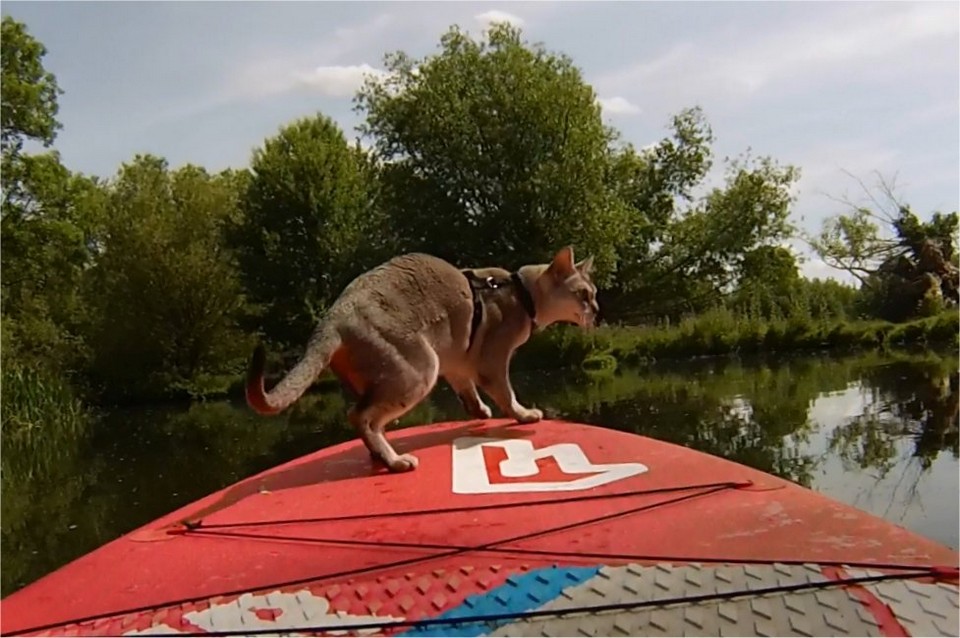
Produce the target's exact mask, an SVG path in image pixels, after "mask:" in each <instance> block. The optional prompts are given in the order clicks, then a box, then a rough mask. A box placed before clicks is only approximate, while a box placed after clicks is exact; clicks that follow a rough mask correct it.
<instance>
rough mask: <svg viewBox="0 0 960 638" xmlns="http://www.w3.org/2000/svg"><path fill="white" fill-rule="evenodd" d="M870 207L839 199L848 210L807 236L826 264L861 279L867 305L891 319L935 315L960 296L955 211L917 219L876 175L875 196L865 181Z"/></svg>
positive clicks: (890, 186)
mask: <svg viewBox="0 0 960 638" xmlns="http://www.w3.org/2000/svg"><path fill="white" fill-rule="evenodd" d="M858 183H859V184H860V186H861V188H863V190H864V192H865V193H866V195H867V196H868V198H869V199H870V203H871V204H872V207H868V206H860V205H856V204H854V203H852V202H850V201H849V200H841V202H842V203H843V204H844V205H845V206H846V207H847V208H848V212H847V213H841V214H838V215H834V216H833V217H830V218H828V219H827V220H825V221H824V223H823V227H822V228H821V231H820V234H819V235H818V236H816V237H813V238H807V241H808V242H809V243H810V245H811V246H812V247H813V249H814V250H815V251H816V252H817V254H818V255H819V256H820V257H821V259H823V260H824V262H825V263H827V264H828V265H830V266H832V267H834V268H837V269H840V270H844V271H846V272H848V273H850V274H851V275H853V276H854V277H856V279H857V280H858V281H859V282H860V284H861V297H862V299H863V305H864V308H865V310H866V311H867V312H868V313H870V314H872V315H874V316H878V317H881V318H884V319H888V320H891V321H901V320H905V319H909V318H911V317H914V316H917V315H928V314H933V313H935V312H937V311H939V310H941V309H943V308H945V307H955V306H956V305H957V303H958V301H960V270H958V253H957V248H956V243H955V236H956V233H957V229H958V222H960V218H958V215H957V212H956V211H954V212H952V213H948V214H944V213H941V212H934V213H933V214H932V215H931V217H930V219H929V221H926V222H924V221H921V220H920V218H919V217H917V215H916V214H915V213H914V212H913V211H912V210H911V209H910V207H909V206H908V205H906V204H904V203H903V202H901V201H900V199H899V198H898V196H897V195H896V194H895V193H894V188H893V185H892V184H891V183H889V182H888V181H887V180H886V179H884V178H883V177H880V178H879V185H878V190H879V191H880V193H879V196H878V195H875V194H874V193H873V192H872V191H871V190H870V189H869V188H868V187H866V186H865V185H864V184H863V182H861V181H859V180H858Z"/></svg>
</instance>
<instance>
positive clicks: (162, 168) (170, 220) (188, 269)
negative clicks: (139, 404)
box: [87, 156, 249, 395]
mask: <svg viewBox="0 0 960 638" xmlns="http://www.w3.org/2000/svg"><path fill="white" fill-rule="evenodd" d="M237 182H238V179H237V177H236V175H235V174H233V173H230V172H227V173H223V174H220V175H209V174H208V173H207V172H206V171H204V170H203V169H201V168H197V167H195V166H184V167H182V168H180V169H178V170H176V171H171V170H169V169H168V167H167V163H166V161H164V160H162V159H159V158H157V157H152V156H137V157H136V158H134V160H133V161H132V162H130V163H128V164H124V165H123V167H122V168H121V170H120V172H119V174H118V176H117V178H116V180H115V181H114V182H113V183H112V184H110V187H109V194H108V199H107V212H106V215H105V220H104V235H103V251H102V254H101V255H100V256H99V258H98V260H97V264H96V266H95V267H94V268H93V269H92V270H91V271H90V277H89V281H88V282H87V286H88V287H87V298H88V299H89V302H90V303H91V305H92V310H93V312H94V313H95V321H94V324H93V326H92V327H91V334H90V342H91V345H92V346H93V349H94V352H95V358H94V362H93V371H94V374H95V376H96V377H97V378H98V380H99V381H101V382H102V383H103V384H104V387H105V388H106V389H108V390H109V393H110V394H120V395H127V394H130V393H140V394H146V393H148V392H149V390H150V389H151V388H156V389H163V390H171V389H173V388H176V387H178V386H179V385H181V384H188V385H189V384H190V383H192V382H198V381H200V380H201V378H202V377H203V375H211V374H223V373H231V372H232V373H237V372H239V370H240V369H241V368H239V367H237V366H239V365H240V364H241V362H242V361H243V359H244V358H245V356H246V354H247V348H248V346H249V339H248V338H244V336H243V335H242V333H241V332H240V331H239V328H238V326H237V320H238V316H239V313H240V311H241V310H242V307H243V294H242V289H241V286H240V281H239V277H238V275H237V271H236V267H235V263H234V258H233V255H232V254H231V253H230V252H229V251H228V250H227V249H226V247H225V246H224V245H223V242H222V239H221V236H222V232H223V225H224V223H225V222H226V220H227V219H228V218H229V217H230V216H231V215H236V209H237V206H238V198H239V195H240V194H239V192H238V190H237Z"/></svg>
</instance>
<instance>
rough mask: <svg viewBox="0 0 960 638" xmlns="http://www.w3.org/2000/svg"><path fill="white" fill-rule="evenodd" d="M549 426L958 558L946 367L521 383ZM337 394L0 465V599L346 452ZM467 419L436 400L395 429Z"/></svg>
mask: <svg viewBox="0 0 960 638" xmlns="http://www.w3.org/2000/svg"><path fill="white" fill-rule="evenodd" d="M514 385H515V387H516V389H517V393H518V395H519V396H520V397H521V399H522V400H523V401H524V402H525V403H527V404H528V405H530V404H532V405H535V406H537V407H540V408H542V409H544V410H545V411H546V412H547V415H548V416H553V417H563V418H567V419H570V420H574V421H579V422H584V423H591V424H595V425H603V426H608V427H613V428H620V429H625V430H628V431H631V432H637V433H639V434H644V435H647V436H652V437H656V438H659V439H664V440H667V441H671V442H674V443H680V444H683V445H687V446H689V447H692V448H695V449H699V450H703V451H706V452H710V453H712V454H716V455H719V456H723V457H726V458H729V459H732V460H734V461H737V462H740V463H744V464H746V465H749V466H752V467H755V468H758V469H761V470H764V471H767V472H772V473H774V474H777V475H779V476H782V477H784V478H787V479H789V480H792V481H796V482H798V483H801V484H803V485H806V486H809V487H811V488H813V489H815V490H819V491H821V492H823V493H825V494H828V495H829V496H831V497H834V498H836V499H838V500H840V501H843V502H846V503H849V504H851V505H854V506H856V507H858V508H861V509H863V510H866V511H868V512H871V513H873V514H876V515H878V516H882V517H884V518H886V519H887V520H890V521H892V522H894V523H897V524H899V525H903V526H904V527H907V528H908V529H911V530H913V531H915V532H918V533H920V534H922V535H924V536H927V537H929V538H932V539H935V540H937V541H940V542H941V543H944V544H946V545H948V546H950V547H953V548H957V547H958V495H960V486H958V469H960V466H958V436H957V424H958V406H960V376H958V362H957V359H956V355H955V354H954V353H950V354H949V355H945V356H943V357H937V356H934V355H929V354H926V355H913V356H905V355H904V356H899V357H881V356H879V355H869V356H864V357H854V358H827V357H813V358H811V357H797V358H789V359H778V360H766V361H735V360H729V359H714V360H700V361H693V362H685V363H675V364H669V365H659V366H656V367H653V368H646V369H643V370H639V369H637V370H629V369H628V370H620V371H619V372H618V373H617V374H616V375H615V376H612V377H608V378H605V379H601V380H596V379H594V380H591V379H590V378H588V377H585V376H584V375H582V373H575V372H562V373H561V372H554V373H538V374H527V375H521V374H517V375H515V376H514ZM345 410H346V405H345V403H344V400H343V399H342V397H341V396H340V394H339V393H338V392H328V393H316V394H312V395H310V396H307V397H305V398H304V399H302V400H301V402H300V403H298V404H296V405H295V406H294V408H292V409H291V410H290V411H289V412H288V413H286V414H285V415H283V416H280V417H273V418H270V419H266V418H261V417H256V416H254V415H252V414H251V413H250V412H249V410H247V409H246V407H245V406H244V405H242V404H240V403H230V402H207V403H197V404H194V405H192V406H189V407H177V408H173V407H157V408H138V409H125V410H118V411H115V412H113V413H110V414H106V415H104V416H103V418H102V419H101V420H100V421H99V422H98V423H97V424H96V425H95V427H94V428H93V429H92V431H91V432H90V433H89V435H88V436H85V437H83V438H82V439H80V440H77V441H76V442H75V445H72V446H63V445H59V446H58V447H57V449H56V450H55V451H51V453H50V454H47V455H42V454H41V455H37V458H38V459H44V458H46V459H48V460H47V462H40V461H31V463H25V462H21V463H17V461H16V459H7V458H5V459H4V472H3V493H2V516H0V522H2V551H3V571H2V574H3V582H2V587H3V594H4V595H6V594H7V593H9V592H11V591H14V590H16V589H17V588H19V587H22V586H23V585H25V584H26V583H28V582H31V581H32V580H35V579H36V578H39V577H40V576H42V575H43V574H45V573H48V572H49V571H52V570H54V569H56V568H57V567H59V566H61V565H63V564H65V563H67V562H69V561H70V560H72V559H74V558H76V557H78V556H80V555H82V554H84V553H86V552H88V551H90V550H92V549H94V548H95V547H97V546H99V545H102V544H103V543H106V542H107V541H109V540H112V539H114V538H116V537H117V536H119V535H121V534H123V533H124V532H127V531H129V530H131V529H133V528H135V527H137V526H139V525H142V524H143V523H146V522H149V521H150V520H152V519H154V518H156V517H158V516H160V515H162V514H165V513H167V512H169V511H171V510H173V509H175V508H178V507H180V506H182V505H185V504H187V503H189V502H191V501H193V500H195V499H197V498H199V497H201V496H204V495H205V494H208V493H210V492H212V491H214V490H217V489H219V488H221V487H224V486H226V485H229V484H231V483H233V482H235V481H237V480H240V479H242V478H244V477H246V476H249V475H250V474H253V473H255V472H259V471H262V470H265V469H268V468H270V467H272V466H274V465H276V464H278V463H281V462H284V461H287V460H290V459H293V458H296V457H298V456H300V455H302V454H305V453H308V452H311V451H313V450H316V449H318V448H321V447H325V446H328V445H331V444H334V443H338V442H341V441H345V440H349V439H351V438H353V433H352V432H351V430H350V429H349V427H348V426H347V425H346V424H345V420H344V413H345ZM462 418H465V417H464V415H463V413H462V411H461V408H460V406H459V404H458V403H457V401H456V399H455V398H454V397H453V396H452V394H451V393H450V392H449V390H448V389H447V388H446V387H445V386H444V387H441V388H438V389H437V390H436V391H435V392H434V395H433V396H432V397H431V399H430V400H429V401H428V402H425V403H424V404H422V405H421V406H419V407H418V408H417V409H416V410H415V411H414V412H413V413H411V414H410V415H408V416H407V417H406V418H405V419H404V420H403V424H404V425H410V424H417V423H425V422H431V421H441V420H447V419H462Z"/></svg>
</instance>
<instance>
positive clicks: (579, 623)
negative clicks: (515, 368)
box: [0, 419, 960, 636]
mask: <svg viewBox="0 0 960 638" xmlns="http://www.w3.org/2000/svg"><path fill="white" fill-rule="evenodd" d="M265 427H269V426H265ZM390 438H391V441H392V442H393V444H394V446H395V447H396V449H397V451H398V452H400V453H403V452H412V453H414V454H416V455H417V456H418V457H419V459H420V465H419V468H418V469H417V470H415V471H413V472H408V473H402V474H393V473H390V472H388V471H386V470H385V469H384V468H383V467H382V466H381V465H379V464H378V463H376V462H375V461H373V460H372V459H371V457H370V455H369V454H368V452H367V450H366V448H364V447H363V445H362V444H361V443H360V442H359V441H352V442H349V443H346V444H343V445H338V446H335V447H331V448H328V449H324V450H320V451H318V452H315V453H313V454H310V455H307V456H304V457H302V458H299V459H297V460H294V461H291V462H290V463H287V464H284V465H281V466H278V467H276V468H274V469H271V470H268V471H266V472H263V473H261V474H258V475H256V476H253V477H251V478H248V479H246V480H243V481H240V482H239V483H237V484H235V485H233V486H230V487H228V488H226V489H224V490H221V491H219V492H217V493H214V494H211V495H210V496H208V497H206V498H203V499H201V500H199V501H197V502H195V503H193V504H191V505H188V506H186V507H184V508H182V509H180V510H178V511H176V512H173V513H171V514H169V515H168V516H165V517H163V518H161V519H158V520H157V521H154V522H152V523H150V524H148V525H145V526H143V527H141V528H139V529H137V530H135V531H133V532H131V533H129V534H127V535H125V536H123V537H121V538H119V539H117V540H115V541H113V542H111V543H108V544H107V545H105V546H103V547H101V548H99V549H97V550H95V551H93V552H91V553H90V554H87V555H86V556H83V557H81V558H79V559H77V560H75V561H73V562H72V563H70V564H68V565H66V566H64V567H62V568H61V569H59V570H57V571H55V572H53V573H51V574H49V575H47V576H46V577H44V578H41V579H40V580H38V581H36V582H34V583H32V584H31V585H29V586H27V587H25V588H23V589H21V590H20V591H17V592H15V593H14V594H12V595H10V596H8V597H7V598H6V599H4V600H3V601H2V603H0V612H2V621H0V630H2V633H3V634H4V635H23V634H33V635H50V634H56V635H138V634H141V633H142V634H150V635H171V636H172V635H185V634H187V635H189V634H193V635H206V634H215V635H257V634H266V633H269V634H270V635H325V634H326V635H334V634H335V635H343V634H344V633H347V634H351V635H361V634H363V635H366V634H379V635H384V634H386V635H392V634H404V635H427V634H430V635H458V636H460V635H470V636H476V635H482V634H496V635H531V634H534V633H535V634H541V633H543V635H554V634H555V633H556V634H559V635H574V634H579V633H585V634H589V635H616V634H626V635H638V634H642V635H648V634H656V635H684V634H688V635H718V634H720V633H723V634H726V633H728V632H730V633H736V634H737V635H820V634H826V635H848V634H849V635H953V636H956V635H958V633H960V631H958V629H960V627H958V624H960V620H958V618H960V610H958V606H957V605H958V602H957V600H958V593H957V564H958V554H957V552H956V551H954V550H951V549H949V548H947V547H944V546H942V545H940V544H938V543H935V542H933V541H931V540H929V539H926V538H923V537H921V536H919V535H917V534H914V533H911V532H909V531H907V530H905V529H903V528H901V527H898V526H895V525H892V524H890V523H888V522H886V521H884V520H882V519H880V518H877V517H875V516H872V515H870V514H867V513H865V512H862V511H859V510H857V509H854V508H851V507H849V506H846V505H844V504H841V503H839V502H836V501H834V500H831V499H829V498H826V497H824V496H822V495H819V494H817V493H815V492H812V491H810V490H808V489H805V488H802V487H800V486H798V485H795V484H793V483H790V482H788V481H784V480H781V479H779V478H776V477H773V476H771V475H769V474H765V473H763V472H759V471H756V470H753V469H750V468H747V467H744V466H742V465H739V464H736V463H733V462H730V461H726V460H724V459H720V458H717V457H713V456H710V455H707V454H704V453H701V452H697V451H694V450H690V449H688V448H685V447H681V446H677V445H673V444H669V443H664V442H661V441H657V440H654V439H650V438H646V437H642V436H637V435H633V434H628V433H624V432H618V431H614V430H608V429H603V428H597V427H591V426H586V425H579V424H574V423H567V422H560V421H542V422H540V423H536V424H531V425H517V424H515V423H514V422H512V421H507V420H502V419H501V420H488V421H474V422H455V423H444V424H434V425H426V426H419V427H414V428H408V429H404V430H399V431H395V432H393V433H391V435H390ZM184 521H186V522H187V524H184Z"/></svg>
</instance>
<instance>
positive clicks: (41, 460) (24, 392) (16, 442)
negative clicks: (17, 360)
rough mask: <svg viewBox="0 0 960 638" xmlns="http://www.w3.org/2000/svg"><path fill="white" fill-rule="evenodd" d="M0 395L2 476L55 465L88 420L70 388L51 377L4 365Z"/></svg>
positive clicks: (88, 412) (44, 373)
mask: <svg viewBox="0 0 960 638" xmlns="http://www.w3.org/2000/svg"><path fill="white" fill-rule="evenodd" d="M0 391H2V394H0V413H2V419H0V421H2V426H0V430H2V441H3V461H4V463H3V469H4V471H5V473H8V472H13V473H24V472H25V473H27V474H33V473H36V472H42V471H43V469H44V468H45V467H48V466H50V465H51V464H56V463H58V462H59V459H60V456H61V452H62V451H63V449H65V448H66V447H69V446H70V444H71V443H73V442H75V441H77V440H78V439H80V438H81V437H82V436H83V435H84V434H85V433H86V431H87V429H88V428H89V426H90V424H91V422H92V420H93V414H92V413H91V411H90V410H89V408H87V407H86V406H85V405H84V404H83V403H82V402H81V401H80V400H79V399H78V398H77V397H76V395H75V394H74V392H73V389H72V388H71V387H70V385H69V384H68V383H67V382H66V381H65V380H64V379H61V378H59V377H58V376H56V375H55V374H53V373H49V372H46V371H42V370H38V369H34V368H27V367H24V366H20V365H16V364H10V363H5V364H4V365H3V372H2V390H0ZM4 478H5V479H6V478H7V477H6V476H5V477H4Z"/></svg>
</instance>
